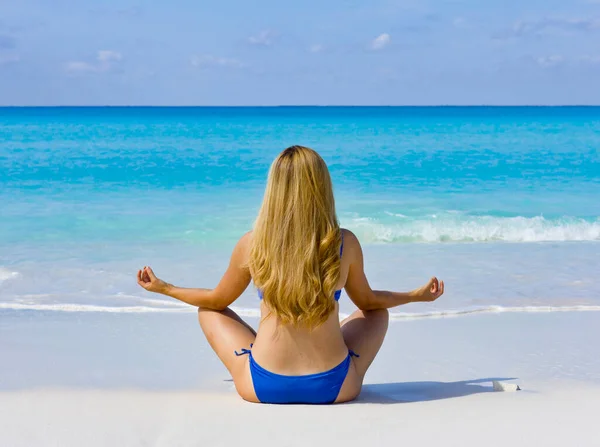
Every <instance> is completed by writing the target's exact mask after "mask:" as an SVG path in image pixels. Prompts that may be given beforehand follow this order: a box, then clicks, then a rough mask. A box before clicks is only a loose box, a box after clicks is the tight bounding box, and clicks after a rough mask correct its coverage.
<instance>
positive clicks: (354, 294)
mask: <svg viewBox="0 0 600 447" xmlns="http://www.w3.org/2000/svg"><path fill="white" fill-rule="evenodd" d="M344 253H347V255H349V256H350V267H349V270H348V279H347V280H346V286H345V290H346V293H347V294H348V296H349V297H350V299H351V300H352V301H353V302H354V304H356V306H357V307H358V308H359V309H361V310H375V309H389V308H391V307H396V306H401V305H403V304H408V303H416V302H431V301H435V300H436V299H438V298H439V297H440V296H441V295H442V294H443V293H444V281H438V280H437V278H435V277H433V278H431V279H430V280H429V282H428V283H427V284H425V285H424V286H423V287H419V288H417V289H415V290H412V291H410V292H391V291H387V290H373V289H371V286H370V285H369V281H368V280H367V277H366V275H365V271H364V258H363V252H362V248H361V246H360V242H359V241H358V238H357V237H356V236H355V235H354V234H353V233H352V232H351V231H348V230H344Z"/></svg>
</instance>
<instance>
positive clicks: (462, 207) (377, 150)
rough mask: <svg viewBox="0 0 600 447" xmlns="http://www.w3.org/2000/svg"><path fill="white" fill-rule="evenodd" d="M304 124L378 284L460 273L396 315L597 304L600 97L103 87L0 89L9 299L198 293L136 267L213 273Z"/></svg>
mask: <svg viewBox="0 0 600 447" xmlns="http://www.w3.org/2000/svg"><path fill="white" fill-rule="evenodd" d="M292 144H302V145H306V146H310V147H312V148H314V149H316V150H317V151H319V152H320V153H321V154H322V156H323V157H324V159H325V160H326V161H327V163H328V165H329V167H330V171H331V174H332V178H333V182H334V187H335V191H336V199H337V207H338V215H339V218H340V221H341V223H342V225H343V226H344V227H346V228H349V229H351V230H352V231H354V232H355V233H356V234H357V235H358V237H359V239H360V240H361V242H362V243H363V245H364V247H365V256H366V262H367V267H366V269H367V273H368V275H369V278H370V280H371V283H372V286H373V287H378V288H381V287H386V288H395V289H408V288H411V287H415V286H418V285H420V284H421V283H422V282H425V281H426V280H427V278H428V277H429V276H431V275H433V274H435V275H438V276H440V277H441V278H443V279H445V280H446V281H447V284H448V292H447V294H446V296H445V297H444V299H443V300H440V301H439V303H436V304H435V305H434V306H428V307H425V306H424V305H412V306H407V307H406V308H404V309H398V311H399V312H401V313H399V314H398V316H397V318H405V317H415V316H440V315H455V314H462V313H464V312H469V313H470V312H501V311H521V312H534V311H560V310H600V293H599V292H600V286H598V284H597V274H598V271H600V107H273V108H270V107H266V108H261V107H257V108H218V107H201V108H158V107H157V108H139V107H125V108H109V107H107V108H94V107H89V108H0V315H1V314H2V312H23V313H26V314H27V315H30V314H31V313H33V314H35V312H38V313H40V312H42V313H43V312H59V311H61V312H64V311H77V312H83V311H88V312H90V311H91V312H177V311H187V308H185V307H180V306H179V305H178V304H177V303H172V302H170V301H168V300H166V299H163V298H162V297H159V296H151V295H149V294H148V293H146V292H145V291H143V290H141V289H139V288H138V286H137V285H136V284H135V273H136V271H137V269H138V268H140V267H142V266H143V265H152V266H153V268H154V269H155V271H156V272H157V274H158V275H159V276H163V277H164V279H166V280H167V281H170V282H174V283H177V284H180V285H185V286H197V287H212V286H214V285H215V284H216V282H217V281H218V279H219V276H220V274H221V273H222V271H223V270H224V268H225V266H226V265H227V256H228V254H229V252H230V251H231V248H232V247H233V245H234V244H235V242H236V240H237V238H239V237H240V236H241V235H242V234H243V233H244V232H245V231H247V230H249V229H250V228H251V227H252V223H253V219H254V218H255V215H256V212H257V210H258V207H259V205H260V201H261V198H262V193H263V188H264V185H265V181H266V175H267V172H268V168H269V165H270V163H271V161H272V160H273V158H274V157H275V156H276V155H277V154H278V153H279V152H280V151H281V150H283V149H284V148H285V147H287V146H290V145H292ZM235 306H236V307H238V308H240V309H242V313H245V314H248V315H254V314H255V313H256V309H257V307H258V306H257V301H256V299H255V296H254V292H253V291H252V290H248V291H247V293H245V294H244V295H243V296H242V298H241V299H240V301H239V302H237V303H235ZM343 310H344V311H348V310H350V307H349V304H348V303H347V300H346V301H345V304H344V305H343Z"/></svg>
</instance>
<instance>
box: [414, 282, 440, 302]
mask: <svg viewBox="0 0 600 447" xmlns="http://www.w3.org/2000/svg"><path fill="white" fill-rule="evenodd" d="M443 294H444V281H438V279H437V278H436V277H435V276H434V277H432V278H431V279H430V280H429V282H428V283H427V284H425V285H424V286H423V287H421V288H419V289H417V290H416V291H415V295H416V296H417V300H418V301H422V302H426V303H430V302H432V301H435V300H437V299H438V298H439V297H440V296H442V295H443Z"/></svg>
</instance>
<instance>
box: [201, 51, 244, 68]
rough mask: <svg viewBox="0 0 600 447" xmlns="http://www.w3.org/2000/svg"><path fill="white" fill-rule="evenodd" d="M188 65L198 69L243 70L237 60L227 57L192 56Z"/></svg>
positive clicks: (242, 64)
mask: <svg viewBox="0 0 600 447" xmlns="http://www.w3.org/2000/svg"><path fill="white" fill-rule="evenodd" d="M190 63H191V64H192V65H193V66H194V67H198V68H210V67H221V68H243V67H244V66H245V65H244V63H242V62H241V61H239V60H237V59H232V58H227V57H216V56H213V55H210V54H207V55H203V56H196V55H194V56H192V57H191V58H190Z"/></svg>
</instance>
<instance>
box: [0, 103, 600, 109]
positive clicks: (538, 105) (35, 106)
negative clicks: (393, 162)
mask: <svg viewBox="0 0 600 447" xmlns="http://www.w3.org/2000/svg"><path fill="white" fill-rule="evenodd" d="M76 107H79V108H93V107H104V108H109V107H112V108H128V107H131V108H133V107H136V108H142V107H146V108H161V107H162V108H167V107H171V108H232V109H233V108H240V109H242V108H292V107H296V108H300V107H305V108H309V107H323V108H326V107H338V108H340V107H347V108H350V107H356V108H360V107H381V108H383V107H390V108H391V107H397V108H399V107H406V108H416V107H422V108H426V107H431V108H433V107H448V108H450V107H456V108H458V107H498V108H502V107H600V104H397V105H396V104H353V105H344V104H327V105H323V104H274V105H174V104H172V105H158V104H151V105H148V104H146V105H142V104H79V105H75V104H53V105H31V104H27V105H18V104H11V105H0V108H2V109H10V108H15V109H17V108H76Z"/></svg>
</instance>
